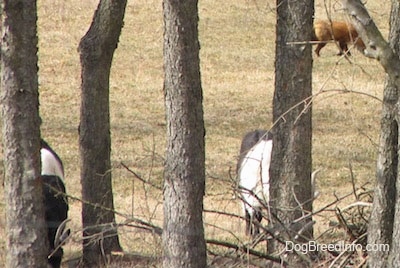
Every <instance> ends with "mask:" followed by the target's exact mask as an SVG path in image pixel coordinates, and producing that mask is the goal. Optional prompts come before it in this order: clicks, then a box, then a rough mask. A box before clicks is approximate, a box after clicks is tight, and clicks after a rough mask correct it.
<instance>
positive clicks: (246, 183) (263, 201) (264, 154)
mask: <svg viewBox="0 0 400 268" xmlns="http://www.w3.org/2000/svg"><path fill="white" fill-rule="evenodd" d="M271 153H272V135H271V133H269V132H267V131H265V130H255V131H251V132H249V133H247V134H246V135H245V136H244V138H243V140H242V144H241V147H240V156H239V161H238V165H237V174H238V179H239V190H240V195H241V199H242V201H243V209H244V213H245V217H246V234H247V235H252V236H255V235H257V234H258V233H259V232H260V230H259V225H260V222H261V220H262V214H261V209H262V208H263V207H266V206H267V205H268V202H269V166H270V163H271Z"/></svg>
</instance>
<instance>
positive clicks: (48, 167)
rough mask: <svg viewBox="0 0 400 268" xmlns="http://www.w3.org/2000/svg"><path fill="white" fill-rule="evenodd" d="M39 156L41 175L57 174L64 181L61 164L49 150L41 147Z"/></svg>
mask: <svg viewBox="0 0 400 268" xmlns="http://www.w3.org/2000/svg"><path fill="white" fill-rule="evenodd" d="M40 158H41V161H42V171H41V175H54V176H58V177H59V178H60V179H61V180H62V181H64V168H63V165H62V163H60V161H59V160H58V159H57V157H56V156H54V154H53V153H52V152H51V151H50V150H48V149H46V148H41V149H40Z"/></svg>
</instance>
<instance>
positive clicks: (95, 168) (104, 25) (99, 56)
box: [79, 0, 126, 266]
mask: <svg viewBox="0 0 400 268" xmlns="http://www.w3.org/2000/svg"><path fill="white" fill-rule="evenodd" d="M125 7H126V0H118V1H111V0H101V1H100V3H99V6H98V8H97V10H96V12H95V14H94V18H93V21H92V24H91V26H90V29H89V31H88V32H87V33H86V35H85V36H84V37H83V38H82V40H81V42H80V44H79V52H80V59H81V65H82V74H81V75H82V104H81V122H80V131H79V135H80V136H79V139H80V152H81V159H82V163H81V183H82V198H83V199H84V200H85V201H86V202H85V203H83V205H82V221H83V228H84V234H83V235H84V237H88V236H92V235H93V234H97V235H98V236H96V238H91V239H90V242H91V243H89V241H88V240H89V239H84V241H83V259H84V263H85V265H89V266H90V265H94V264H95V263H98V262H99V261H100V260H101V257H102V253H105V254H110V253H111V251H121V250H122V249H121V246H120V244H119V239H118V233H117V230H116V229H115V228H113V226H112V225H113V224H114V223H115V215H114V201H113V192H112V181H111V160H110V153H111V137H110V109H109V77H110V70H111V63H112V59H113V55H114V51H115V49H116V48H117V44H118V40H119V36H120V33H121V29H122V25H123V18H124V14H125ZM93 240H94V241H93ZM103 257H104V256H103Z"/></svg>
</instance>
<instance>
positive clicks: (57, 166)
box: [40, 139, 69, 268]
mask: <svg viewBox="0 0 400 268" xmlns="http://www.w3.org/2000/svg"><path fill="white" fill-rule="evenodd" d="M40 145H41V149H40V157H41V164H42V169H41V178H42V182H43V195H44V207H45V221H46V227H47V235H48V240H49V246H50V253H49V257H48V263H49V265H50V266H51V267H53V268H58V267H60V266H61V260H62V256H63V254H64V252H63V249H62V247H61V246H62V245H63V243H64V242H65V239H66V238H67V237H68V235H69V230H67V231H64V230H65V225H66V223H67V221H68V220H67V214H68V201H67V198H66V196H65V185H64V167H63V164H62V161H61V159H60V157H59V156H58V155H57V153H56V152H55V151H54V150H53V149H52V148H51V147H50V146H49V145H48V144H47V143H46V142H45V141H44V140H43V139H42V140H41V142H40Z"/></svg>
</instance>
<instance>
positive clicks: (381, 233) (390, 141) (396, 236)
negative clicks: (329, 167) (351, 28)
mask: <svg viewBox="0 0 400 268" xmlns="http://www.w3.org/2000/svg"><path fill="white" fill-rule="evenodd" d="M342 2H343V5H344V6H345V8H346V9H347V11H348V13H349V15H350V17H351V19H352V22H353V24H354V25H355V27H356V29H357V31H358V32H359V33H360V35H361V37H362V39H363V41H364V43H365V44H367V49H366V51H365V52H364V54H365V55H366V56H369V57H371V58H376V59H377V60H379V61H380V63H381V64H382V66H383V68H384V69H385V71H386V72H387V74H388V76H387V79H386V82H385V88H384V92H383V107H382V118H381V134H380V144H379V156H378V162H377V173H376V187H375V192H374V203H373V208H372V213H371V217H370V220H369V226H368V244H371V245H381V244H387V245H389V246H390V250H389V251H385V250H382V249H381V250H374V251H369V252H368V255H369V259H368V265H369V267H398V264H399V263H400V242H399V240H400V226H399V225H400V200H399V198H398V197H399V196H400V178H399V174H398V172H399V159H398V158H399V155H398V143H399V142H398V141H399V119H400V113H399V112H400V111H399V109H398V107H399V104H400V103H399V101H400V99H399V88H400V79H399V77H400V59H399V56H398V55H400V54H399V53H400V16H399V15H400V7H399V2H398V1H395V0H393V1H392V11H391V18H390V45H389V44H388V43H387V42H386V41H385V40H384V39H383V37H382V34H381V33H380V32H379V30H378V29H377V27H376V25H375V23H374V22H373V21H372V19H371V18H370V16H369V14H368V12H367V10H366V9H365V7H364V5H363V4H362V3H361V1H359V0H350V1H342Z"/></svg>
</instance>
